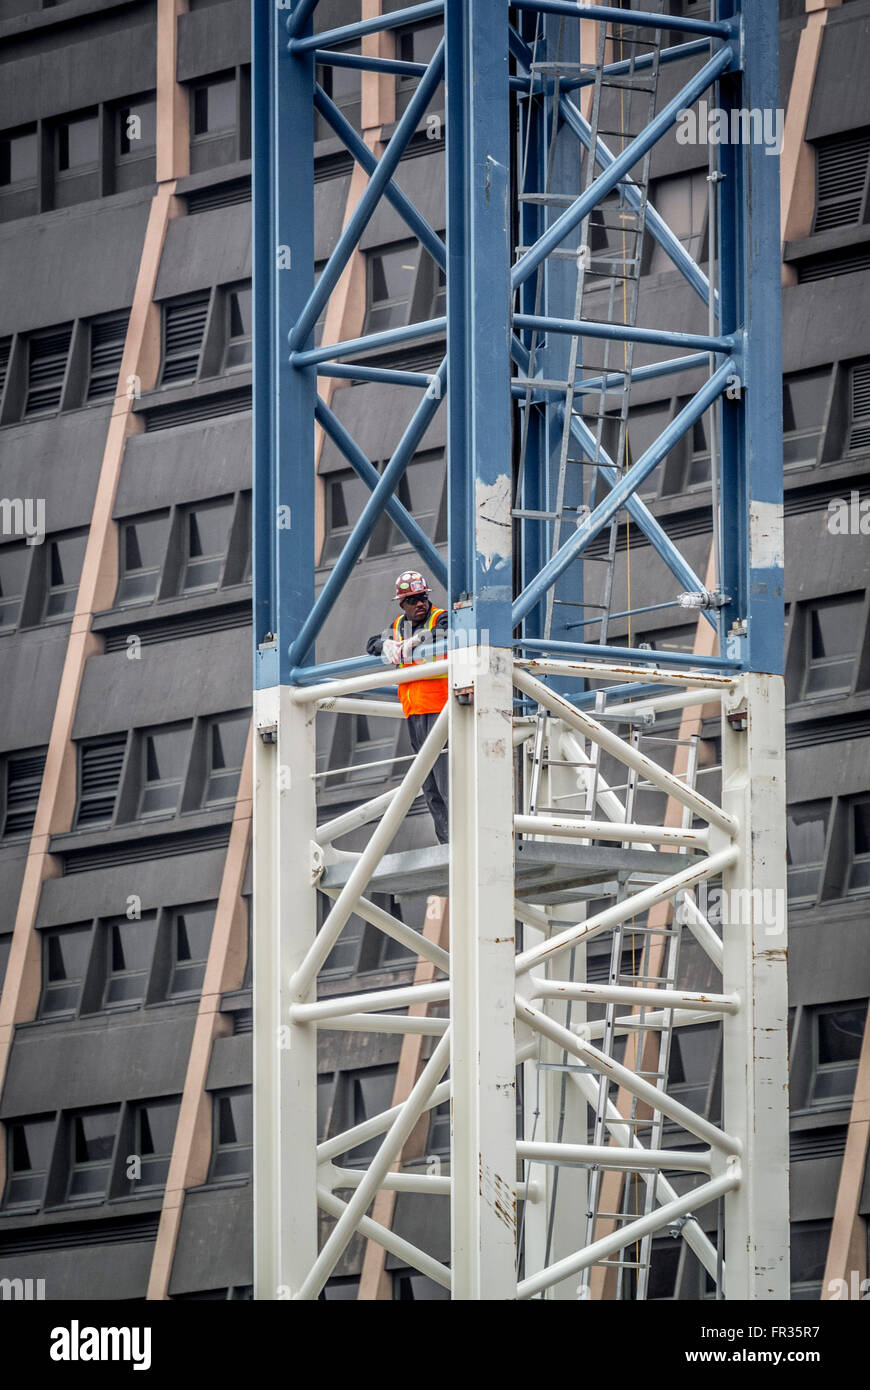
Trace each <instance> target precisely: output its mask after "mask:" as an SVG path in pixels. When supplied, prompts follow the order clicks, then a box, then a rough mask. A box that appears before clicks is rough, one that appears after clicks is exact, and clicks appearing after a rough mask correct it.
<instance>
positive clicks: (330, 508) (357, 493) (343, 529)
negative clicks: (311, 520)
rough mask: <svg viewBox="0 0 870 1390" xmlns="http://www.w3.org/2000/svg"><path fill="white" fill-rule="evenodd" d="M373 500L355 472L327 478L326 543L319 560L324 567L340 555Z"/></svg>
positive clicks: (341, 473)
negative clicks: (364, 510)
mask: <svg viewBox="0 0 870 1390" xmlns="http://www.w3.org/2000/svg"><path fill="white" fill-rule="evenodd" d="M370 496H371V492H370V490H369V488H367V487H366V485H365V483H364V482H363V481H362V479H361V478H358V477H357V475H356V473H354V472H353V471H352V469H347V470H346V471H345V470H342V471H340V472H337V473H329V474H327V477H326V539H325V541H324V546H323V554H322V555H321V558H320V563H321V564H322V565H323V564H326V563H327V562H328V561H329V560H334V559H336V558H337V556H339V555H340V554H341V551H342V548H343V547H344V543H345V541H346V540H347V538H348V536H349V535H350V533H351V531H352V530H353V528H354V526H355V525H356V523H357V522H358V521H359V519H360V516H361V515H362V510H363V507H364V506H365V504H366V502H367V500H368V498H369V497H370Z"/></svg>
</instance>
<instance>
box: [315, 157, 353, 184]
mask: <svg viewBox="0 0 870 1390" xmlns="http://www.w3.org/2000/svg"><path fill="white" fill-rule="evenodd" d="M352 173H353V155H352V154H347V153H341V152H339V153H338V154H330V155H326V156H325V157H324V158H323V159H316V160H315V161H314V182H315V183H327V182H328V181H329V180H330V179H338V178H342V177H343V176H344V175H345V174H352Z"/></svg>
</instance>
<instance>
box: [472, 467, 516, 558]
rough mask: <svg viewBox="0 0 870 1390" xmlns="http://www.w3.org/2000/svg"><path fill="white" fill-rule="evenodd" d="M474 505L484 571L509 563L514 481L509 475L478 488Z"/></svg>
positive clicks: (479, 483) (481, 483)
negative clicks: (512, 484)
mask: <svg viewBox="0 0 870 1390" xmlns="http://www.w3.org/2000/svg"><path fill="white" fill-rule="evenodd" d="M474 505H475V510H476V513H477V535H476V541H475V544H476V548H477V551H478V554H480V555H481V556H482V557H483V560H484V567H485V568H486V569H490V568H491V567H492V565H493V564H494V563H496V562H499V563H500V562H502V561H505V560H509V559H510V554H511V480H510V478H509V477H508V475H507V474H506V473H502V474H501V475H500V476H499V477H498V478H496V480H495V482H494V483H483V482H481V481H480V480H479V479H478V481H477V483H476V484H475V494H474Z"/></svg>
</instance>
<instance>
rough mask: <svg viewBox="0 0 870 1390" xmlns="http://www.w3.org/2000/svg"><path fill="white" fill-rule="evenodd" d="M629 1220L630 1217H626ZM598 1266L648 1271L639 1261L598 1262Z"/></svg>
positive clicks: (596, 1262)
mask: <svg viewBox="0 0 870 1390" xmlns="http://www.w3.org/2000/svg"><path fill="white" fill-rule="evenodd" d="M626 1220H628V1217H626ZM595 1264H597V1265H606V1266H607V1268H608V1269H646V1268H648V1266H647V1265H645V1264H639V1263H638V1261H637V1260H596V1261H595Z"/></svg>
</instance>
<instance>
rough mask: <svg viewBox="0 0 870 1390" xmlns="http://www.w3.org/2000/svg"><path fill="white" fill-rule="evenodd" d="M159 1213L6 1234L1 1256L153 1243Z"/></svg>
mask: <svg viewBox="0 0 870 1390" xmlns="http://www.w3.org/2000/svg"><path fill="white" fill-rule="evenodd" d="M159 1223H160V1213H159V1212H153V1213H150V1212H149V1214H148V1215H147V1216H138V1217H133V1218H132V1219H130V1220H127V1221H113V1222H110V1223H109V1222H105V1221H82V1222H75V1223H71V1224H68V1225H59V1226H50V1227H46V1228H44V1229H43V1230H39V1229H35V1230H34V1229H33V1228H31V1229H30V1230H27V1231H20V1230H19V1231H9V1232H8V1233H6V1234H5V1235H3V1237H2V1239H0V1255H2V1256H3V1257H4V1258H5V1257H6V1256H7V1255H29V1254H31V1253H33V1254H35V1253H36V1252H37V1251H42V1250H81V1249H83V1248H85V1247H87V1246H91V1245H122V1244H123V1245H126V1244H127V1243H128V1242H129V1241H134V1240H153V1239H154V1237H155V1236H156V1234H157V1227H158V1225H159Z"/></svg>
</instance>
